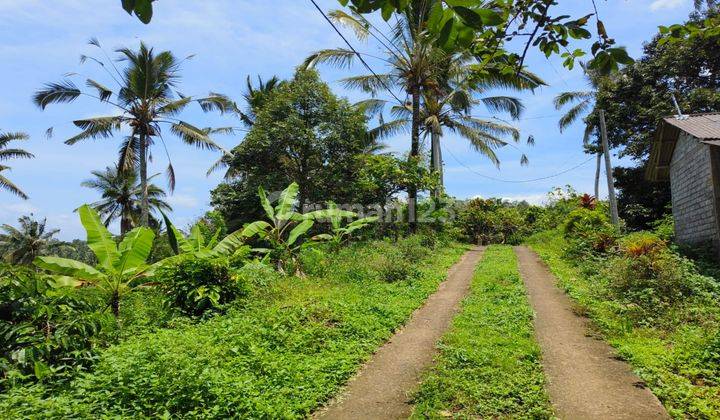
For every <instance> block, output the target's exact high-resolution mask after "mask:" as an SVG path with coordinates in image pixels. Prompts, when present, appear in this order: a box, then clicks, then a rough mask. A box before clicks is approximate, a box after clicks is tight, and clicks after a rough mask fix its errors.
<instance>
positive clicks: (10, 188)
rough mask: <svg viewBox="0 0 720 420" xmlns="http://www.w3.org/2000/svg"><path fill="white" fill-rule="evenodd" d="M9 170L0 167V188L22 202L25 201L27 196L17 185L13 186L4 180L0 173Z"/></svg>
mask: <svg viewBox="0 0 720 420" xmlns="http://www.w3.org/2000/svg"><path fill="white" fill-rule="evenodd" d="M6 169H9V168H8V167H7V166H0V188H2V189H4V190H6V191H8V192H10V193H12V194H15V195H16V196H18V197H20V198H22V199H23V200H27V199H28V196H27V194H25V193H24V192H23V191H22V190H21V189H20V188H19V187H18V186H17V185H15V184H13V183H12V181H10V180H9V179H7V178H5V177H4V176H3V175H2V173H1V172H3V171H4V170H6Z"/></svg>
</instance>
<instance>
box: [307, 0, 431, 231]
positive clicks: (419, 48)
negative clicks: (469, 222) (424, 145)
mask: <svg viewBox="0 0 720 420" xmlns="http://www.w3.org/2000/svg"><path fill="white" fill-rule="evenodd" d="M430 3H431V2H410V3H409V4H408V6H407V7H406V8H405V10H404V11H403V13H402V14H399V15H398V20H397V23H396V25H395V26H394V27H393V28H392V33H390V34H389V35H386V34H385V33H383V32H382V31H379V30H378V29H377V28H375V27H374V26H373V25H372V24H371V23H370V22H369V21H368V20H367V19H365V18H364V17H363V16H361V15H360V14H357V13H354V12H353V13H351V14H348V13H345V12H343V11H340V10H335V11H332V12H330V18H331V19H332V20H334V21H335V22H336V23H338V24H341V25H344V26H347V27H349V28H350V29H352V30H353V32H354V33H355V35H356V36H357V38H358V39H360V40H362V41H364V40H367V39H368V38H370V37H372V38H374V39H375V40H376V41H377V42H378V43H379V44H380V45H381V47H382V49H383V51H382V54H383V57H375V58H378V59H380V60H382V61H383V62H384V63H385V64H386V66H387V71H386V72H385V73H381V74H370V75H361V76H355V77H349V78H346V79H344V80H343V82H344V84H345V85H346V87H349V88H359V89H361V90H364V91H366V92H368V93H372V94H373V95H376V94H377V93H379V92H381V91H383V90H388V91H389V92H388V93H390V94H391V95H392V96H393V97H394V98H395V99H396V100H398V101H399V102H400V103H399V105H405V104H406V103H407V104H408V107H409V108H410V109H411V124H410V137H411V139H410V154H409V156H410V158H411V159H416V158H418V157H419V156H420V131H421V125H422V122H421V116H420V108H421V106H422V95H423V92H424V91H426V90H429V89H433V88H434V87H435V86H436V81H435V74H434V73H435V70H436V68H437V67H438V66H439V65H440V63H441V60H442V57H441V55H440V54H437V53H438V52H439V51H440V50H439V49H438V48H435V47H434V43H435V41H436V40H435V39H434V38H433V36H432V35H431V34H430V33H429V32H427V31H425V22H426V19H427V16H428V15H429V12H430V6H431V4H430ZM356 58H357V54H356V52H355V51H353V50H351V49H347V48H334V49H325V50H320V51H317V52H315V53H313V54H312V55H310V56H309V57H308V58H307V59H306V60H305V63H304V66H305V67H312V66H315V65H317V64H319V63H327V64H331V65H335V66H337V67H350V66H351V65H352V63H353V62H354V60H355V59H356ZM393 89H394V90H399V91H402V92H404V94H405V96H406V98H409V99H405V100H399V99H400V98H398V97H397V96H396V95H395V93H394V91H393ZM416 207H417V190H416V188H414V187H411V188H409V190H408V219H409V222H410V228H411V230H414V229H415V227H416Z"/></svg>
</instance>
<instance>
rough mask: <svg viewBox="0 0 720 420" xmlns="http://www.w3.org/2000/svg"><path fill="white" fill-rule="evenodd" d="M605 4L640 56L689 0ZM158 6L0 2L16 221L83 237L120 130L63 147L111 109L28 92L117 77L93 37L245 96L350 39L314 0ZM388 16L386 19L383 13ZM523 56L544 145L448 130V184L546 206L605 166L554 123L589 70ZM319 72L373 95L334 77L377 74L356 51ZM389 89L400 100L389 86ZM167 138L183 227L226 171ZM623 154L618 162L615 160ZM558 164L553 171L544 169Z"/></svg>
mask: <svg viewBox="0 0 720 420" xmlns="http://www.w3.org/2000/svg"><path fill="white" fill-rule="evenodd" d="M316 2H317V5H318V6H319V7H320V8H321V9H322V10H323V11H325V12H328V11H330V10H332V9H336V8H339V7H340V5H339V3H338V2H337V1H336V0H316ZM560 7H565V8H568V9H570V12H571V13H568V14H573V15H579V14H583V13H589V12H590V11H591V9H588V8H591V7H592V5H591V4H590V2H589V1H588V2H585V1H578V0H560ZM598 7H599V12H600V14H601V16H602V18H603V20H604V21H605V24H606V26H607V29H608V32H609V33H610V35H611V36H612V37H614V38H615V39H616V40H617V42H618V44H619V45H624V46H627V48H628V51H629V52H630V54H631V55H632V56H633V57H638V56H639V55H640V53H641V51H642V43H643V42H644V41H647V40H649V39H650V38H651V37H652V36H653V34H654V33H655V32H656V31H657V26H658V25H666V24H670V23H676V22H681V21H683V20H684V19H685V18H686V17H687V15H688V14H689V13H690V11H691V9H692V0H607V1H602V2H598ZM155 9H156V10H155V17H154V19H153V21H152V23H151V24H150V25H147V26H146V25H143V24H141V23H140V22H138V21H137V19H135V18H132V17H130V16H128V15H127V14H125V12H124V11H123V10H122V9H121V8H120V7H117V6H112V7H111V6H110V5H109V4H108V2H107V1H106V0H54V1H52V2H49V1H47V0H26V1H17V0H0V15H1V16H3V24H2V25H0V56H1V57H2V58H3V65H2V66H0V75H2V76H3V79H4V80H5V81H6V83H5V85H4V88H3V95H2V96H0V129H1V130H5V131H25V132H27V133H28V134H30V135H31V140H30V141H28V142H25V144H23V145H22V147H23V148H24V149H26V150H28V151H29V152H31V153H33V154H35V155H36V159H34V160H27V161H24V160H20V161H13V162H12V165H11V166H12V168H13V170H12V173H10V174H9V176H10V178H11V179H12V180H13V181H14V182H16V183H17V184H18V185H20V186H21V187H22V189H23V190H24V191H25V192H27V193H28V195H29V196H30V200H28V201H22V200H20V199H18V198H16V197H14V196H12V195H10V194H6V193H2V194H1V195H0V223H9V224H15V223H16V219H17V218H18V217H19V216H20V215H22V214H27V213H31V212H32V213H34V214H35V216H37V217H40V218H42V217H47V218H48V225H49V226H51V227H59V228H61V229H62V231H61V233H60V235H59V237H60V238H62V239H73V238H79V237H83V230H82V228H81V227H80V225H79V223H78V221H77V219H78V218H77V214H75V213H74V210H75V209H76V208H78V207H79V206H80V205H81V204H83V203H88V202H92V201H96V200H97V199H98V198H99V197H98V196H97V195H96V193H95V192H94V191H92V190H90V189H87V188H83V187H81V186H80V183H81V182H82V181H84V180H86V179H88V178H89V177H90V171H92V170H102V169H104V168H105V167H106V166H109V165H112V164H114V163H115V162H116V160H117V147H118V145H119V144H120V139H119V138H117V139H107V140H97V141H94V142H86V143H83V144H77V145H74V146H66V145H64V144H63V141H64V140H65V139H67V138H69V137H71V136H72V135H74V134H77V132H78V130H77V129H76V128H75V127H74V126H73V125H72V124H71V121H72V120H74V119H78V118H86V117H92V116H99V115H105V114H106V113H107V112H109V111H110V109H111V108H110V107H105V106H104V105H99V104H98V102H97V101H93V100H83V99H81V100H78V101H76V103H74V104H70V105H69V106H54V107H49V108H48V109H47V110H46V111H44V112H41V111H40V110H39V109H38V108H36V107H35V106H34V105H33V104H32V101H31V97H32V94H33V92H35V91H36V90H38V89H39V88H41V87H42V85H43V84H44V83H47V82H55V81H58V80H61V79H62V78H63V75H65V74H67V73H69V72H74V73H77V74H78V75H77V76H74V80H75V83H77V84H84V81H85V79H86V78H88V77H90V78H93V79H96V80H98V81H99V82H101V83H105V84H106V85H111V84H112V80H107V79H108V76H107V73H105V72H104V71H103V70H102V69H101V68H99V67H98V66H97V65H93V63H92V62H91V61H90V60H88V62H86V63H85V64H84V65H80V64H79V58H80V55H81V54H88V55H92V54H97V53H98V51H97V49H96V48H94V47H92V46H89V45H88V41H89V40H90V39H91V38H93V37H94V38H97V39H98V40H99V41H100V43H101V45H102V46H103V48H104V49H105V51H107V53H108V54H109V55H110V56H111V57H115V56H116V54H115V53H114V50H115V49H117V48H120V47H129V48H137V47H138V45H139V43H140V41H141V40H142V41H144V42H146V43H147V44H149V45H150V46H153V47H155V48H156V49H158V50H171V51H172V52H173V53H174V54H175V55H176V56H177V57H181V58H182V57H187V56H190V55H193V54H194V56H193V57H192V58H191V59H189V60H187V61H185V62H184V63H183V66H182V69H181V75H182V79H181V80H180V83H179V88H178V91H180V92H182V93H184V94H187V95H206V94H207V93H208V92H211V91H212V92H220V93H223V94H227V95H230V96H231V97H232V98H233V99H235V100H237V101H240V99H241V94H242V92H243V90H244V89H245V78H246V76H247V75H250V76H252V77H253V78H255V77H256V76H257V75H260V76H262V77H263V79H265V80H267V79H269V78H270V77H272V76H273V75H277V76H279V77H281V78H288V77H291V76H292V73H293V71H294V69H295V68H296V67H297V66H298V65H299V64H300V63H302V61H303V60H304V59H305V58H306V57H307V56H308V55H310V53H312V52H314V51H316V50H319V49H322V48H335V47H347V46H346V45H345V44H344V43H343V40H342V39H341V38H340V37H339V36H338V34H337V33H336V32H335V31H334V29H333V28H332V27H331V26H330V25H328V22H327V21H326V20H325V19H324V17H323V16H322V15H321V14H320V13H318V10H317V9H316V8H315V7H314V5H313V4H312V3H311V2H310V1H309V0H273V1H269V2H258V1H252V0H213V1H211V2H210V1H207V2H188V1H182V0H163V1H161V2H157V4H156V7H155ZM88 10H91V11H92V13H88ZM380 25H385V24H384V23H382V21H379V22H378V26H379V27H381V26H380ZM386 26H387V25H386ZM339 30H340V31H342V33H343V34H344V36H345V37H346V38H347V39H348V41H349V42H351V44H352V45H353V47H354V48H356V49H357V50H358V51H359V52H360V53H364V54H369V55H365V56H364V58H365V60H366V61H367V64H368V65H369V66H370V67H371V68H372V69H373V71H375V72H377V73H381V72H384V71H385V70H386V69H385V68H384V65H385V63H384V62H383V61H381V60H377V59H373V58H372V57H371V56H370V55H380V54H381V53H382V50H381V49H380V47H379V46H378V45H376V44H373V43H372V40H370V41H369V42H368V43H367V44H366V43H363V42H360V41H358V40H357V39H355V37H354V35H353V34H352V33H351V32H350V31H347V30H345V29H343V28H339ZM98 58H100V57H98ZM526 64H527V66H528V68H529V70H531V71H533V72H535V73H537V74H539V75H540V76H541V77H542V78H543V79H544V80H545V81H546V82H547V83H548V84H549V86H548V87H544V88H541V89H536V91H535V92H534V93H523V94H519V95H518V94H513V93H510V94H511V95H514V96H518V97H520V98H522V100H523V102H524V105H525V112H524V114H523V116H522V117H521V119H520V120H519V121H511V122H512V123H513V124H514V125H516V126H517V127H518V128H520V130H521V131H522V138H523V139H526V138H528V136H531V135H532V136H533V137H534V139H535V146H534V147H529V146H525V145H522V146H519V147H520V149H521V151H518V150H516V149H513V148H509V147H508V148H504V149H502V150H500V152H499V157H500V160H501V165H500V168H499V169H496V168H495V167H494V166H493V165H492V164H491V163H490V162H488V161H487V160H485V159H484V158H482V156H480V155H478V154H477V153H475V152H474V151H473V150H472V149H471V148H470V146H469V145H468V144H467V142H465V141H464V140H461V139H459V138H454V137H453V136H451V135H447V136H446V137H445V138H443V150H444V152H445V154H444V157H445V174H446V183H447V189H448V192H449V193H450V194H451V195H454V196H456V197H458V198H467V197H474V196H483V197H503V198H508V199H517V200H519V199H526V200H528V201H530V202H532V203H541V202H542V201H543V199H544V197H545V195H546V193H547V192H548V191H549V190H550V189H551V188H552V187H554V186H562V185H566V184H571V185H573V186H574V187H575V188H576V189H577V190H579V191H582V192H587V191H592V188H593V179H594V171H595V169H594V164H592V163H591V161H592V158H591V157H589V156H587V155H585V154H584V153H583V149H582V127H580V125H579V124H578V126H576V127H572V129H570V130H567V131H566V132H564V133H562V134H561V133H560V132H559V130H558V128H557V120H558V119H559V115H560V112H558V111H556V110H555V109H554V107H553V105H552V98H553V97H554V96H555V95H557V94H558V93H559V92H561V91H567V90H579V89H584V88H585V87H586V86H585V85H584V84H585V81H584V79H583V76H582V73H581V71H579V70H578V69H576V70H574V71H572V72H570V71H567V70H566V69H565V68H563V67H562V63H561V61H560V60H559V59H558V58H553V59H552V60H550V61H549V60H547V59H545V57H544V56H540V55H539V54H538V53H533V54H531V55H530V56H529V57H528V60H527V61H526ZM319 70H320V71H321V74H322V76H323V78H324V80H326V81H327V82H328V83H329V84H330V86H331V87H332V88H333V90H334V91H335V92H336V93H338V94H341V95H343V96H347V97H348V98H349V99H350V100H351V101H353V102H354V101H358V100H361V99H365V98H366V96H364V95H363V94H361V93H358V92H348V91H345V90H344V89H343V87H342V86H341V85H340V83H338V82H337V81H338V80H339V79H341V78H343V77H346V76H352V75H358V74H365V73H367V69H365V68H364V67H363V66H362V64H361V63H360V62H358V63H357V65H356V66H354V67H353V68H351V69H349V70H337V69H332V68H329V67H327V66H320V67H319ZM395 93H396V94H398V95H399V93H398V92H395ZM503 93H507V92H503ZM385 99H393V98H392V97H391V96H390V95H388V96H387V97H386V98H385ZM473 115H474V116H477V117H482V118H490V117H496V118H498V119H503V120H506V121H510V120H509V118H510V117H509V116H508V115H502V114H498V115H493V114H490V113H489V112H488V111H487V110H485V109H483V108H477V109H476V110H475V112H474V113H473ZM184 117H186V119H187V120H190V121H196V122H199V123H204V124H203V126H216V127H223V126H240V125H241V124H240V121H239V120H237V119H235V118H234V117H231V116H227V115H226V116H217V115H213V114H204V113H202V111H200V110H199V109H193V110H191V111H188V112H187V113H186V114H184ZM49 127H54V135H53V138H52V139H47V138H46V136H45V131H46V130H47V129H48V128H49ZM243 135H244V133H242V132H237V133H236V134H234V135H223V136H218V137H216V140H217V142H219V143H220V144H222V145H223V147H225V148H227V149H230V148H232V147H234V146H235V145H237V144H238V143H239V142H240V141H241V139H242V136H243ZM387 143H388V146H389V148H390V150H393V151H398V152H403V151H406V150H407V149H408V148H409V146H410V138H409V133H408V134H407V135H403V136H397V137H396V138H393V139H391V140H390V141H388V142H387ZM426 146H427V145H426ZM168 148H169V153H170V155H171V156H172V159H173V164H174V166H175V171H176V175H177V189H176V192H175V194H174V195H173V196H171V197H169V199H168V201H169V202H170V203H171V204H172V206H173V207H174V209H175V211H174V214H173V220H175V221H176V224H177V225H178V226H185V224H187V223H189V222H190V221H191V220H192V219H193V218H195V217H197V216H200V215H202V214H203V213H204V212H205V211H206V210H207V209H208V208H209V200H210V193H209V191H210V190H211V189H213V188H214V187H215V186H216V185H217V184H218V183H219V182H220V181H221V177H222V173H221V172H217V173H215V174H213V175H211V176H210V177H207V176H206V172H207V170H208V168H209V167H210V166H211V165H212V163H213V162H215V161H216V160H217V158H218V157H219V155H218V154H217V153H212V152H208V151H201V150H196V149H193V148H190V147H187V146H185V145H183V144H180V143H179V142H173V141H171V142H169V143H168ZM521 152H522V153H525V154H527V155H528V158H529V160H530V164H529V165H528V166H526V167H523V166H521V165H520V154H521ZM453 156H455V158H453ZM588 158H591V159H588ZM586 160H587V162H586ZM614 161H615V163H618V160H617V159H614ZM621 163H622V164H624V165H628V164H632V162H627V161H622V162H621ZM166 166H167V159H166V157H165V156H164V153H161V151H160V150H159V149H158V151H157V152H156V155H155V156H153V161H152V163H151V165H150V173H151V174H153V173H159V172H162V171H164V169H165V167H166ZM576 166H577V167H576ZM563 171H565V172H563ZM550 175H553V177H551V178H547V177H548V176H550ZM542 178H545V179H542ZM158 179H159V180H160V179H162V177H158ZM498 180H504V181H528V182H501V181H498ZM530 181H532V182H530ZM159 182H160V183H161V184H162V183H163V181H159ZM115 230H117V229H115Z"/></svg>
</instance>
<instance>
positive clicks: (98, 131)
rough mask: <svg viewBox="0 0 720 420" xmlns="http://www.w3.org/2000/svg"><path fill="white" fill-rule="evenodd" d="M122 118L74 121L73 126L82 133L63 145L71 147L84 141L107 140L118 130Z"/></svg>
mask: <svg viewBox="0 0 720 420" xmlns="http://www.w3.org/2000/svg"><path fill="white" fill-rule="evenodd" d="M122 122H123V118H122V117H120V116H108V117H95V118H88V119H84V120H75V121H73V124H75V126H76V127H78V128H81V129H82V130H83V131H82V132H81V133H80V134H77V135H75V136H73V137H71V138H69V139H67V140H65V144H68V145H72V144H75V143H77V142H78V141H81V140H85V139H97V138H109V137H110V136H112V135H113V132H114V131H118V130H120V128H121V127H122Z"/></svg>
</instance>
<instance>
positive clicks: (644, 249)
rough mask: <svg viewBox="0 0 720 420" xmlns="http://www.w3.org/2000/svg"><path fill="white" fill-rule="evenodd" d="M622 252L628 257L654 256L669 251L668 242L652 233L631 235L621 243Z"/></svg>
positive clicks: (621, 240)
mask: <svg viewBox="0 0 720 420" xmlns="http://www.w3.org/2000/svg"><path fill="white" fill-rule="evenodd" d="M619 245H620V251H621V252H622V253H623V254H624V255H625V256H627V257H630V258H634V257H640V256H643V255H653V254H656V253H659V252H663V251H666V250H667V242H665V241H664V240H663V239H661V238H660V237H659V236H658V235H656V234H654V233H650V232H635V233H631V234H629V235H627V236H625V237H624V238H622V239H620V241H619Z"/></svg>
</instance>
